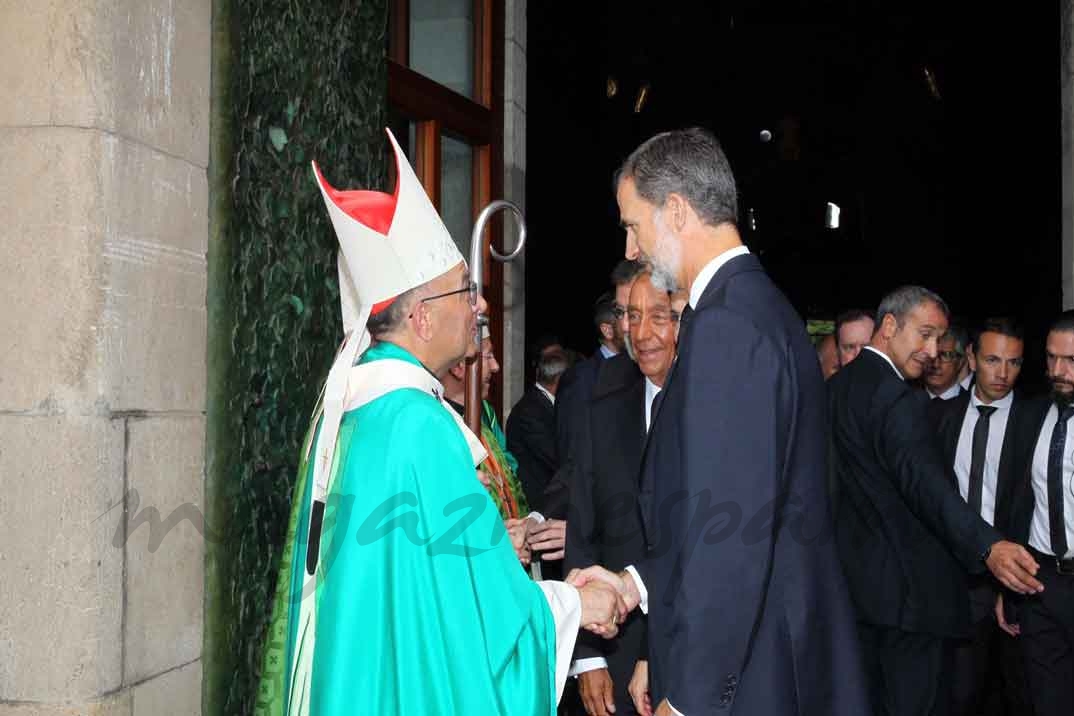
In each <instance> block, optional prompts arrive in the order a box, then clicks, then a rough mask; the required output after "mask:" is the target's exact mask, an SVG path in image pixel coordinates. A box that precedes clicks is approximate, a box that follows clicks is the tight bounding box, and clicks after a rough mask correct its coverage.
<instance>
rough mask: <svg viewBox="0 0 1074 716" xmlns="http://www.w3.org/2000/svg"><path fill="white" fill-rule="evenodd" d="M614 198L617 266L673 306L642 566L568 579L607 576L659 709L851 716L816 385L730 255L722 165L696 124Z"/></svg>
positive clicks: (861, 699)
mask: <svg viewBox="0 0 1074 716" xmlns="http://www.w3.org/2000/svg"><path fill="white" fill-rule="evenodd" d="M616 198H617V200H618V203H619V214H620V219H621V223H622V225H623V226H624V228H625V229H626V233H627V256H628V258H635V257H641V258H643V259H644V260H645V261H646V262H647V263H650V264H651V265H652V266H653V281H654V283H656V284H657V285H658V286H661V287H664V288H678V287H683V288H686V289H688V290H689V295H690V300H689V306H688V307H687V308H686V309H684V311H683V315H682V318H681V325H680V328H679V331H680V333H679V357H678V359H677V361H676V364H675V367H674V368H673V369H672V372H671V375H670V376H669V378H668V380H667V382H666V385H665V386H664V390H663V391H662V393H661V394H662V395H663V396H664V397H663V400H662V404H661V406H660V409H659V410H658V411H657V415H656V420H655V421H654V423H653V425H652V428H651V432H650V435H649V440H648V443H647V446H646V450H645V455H644V458H643V466H642V479H641V488H640V497H639V502H640V504H641V512H642V524H643V527H644V530H645V536H646V557H645V558H644V559H643V560H641V561H640V562H638V563H637V564H636V565H632V566H630V567H628V568H627V569H626V570H624V572H622V573H620V574H619V575H615V574H613V573H610V572H601V571H600V570H599V568H589V569H588V570H584V571H582V572H581V573H578V574H574V575H571V577H572V580H573V581H575V582H584V581H585V580H588V579H597V578H599V579H605V580H607V581H609V582H611V583H616V582H618V584H617V586H618V587H619V588H620V590H621V593H622V594H623V595H624V599H625V601H627V604H628V606H629V605H631V604H639V605H640V606H641V608H642V610H643V611H647V612H648V627H649V628H648V640H649V643H648V649H649V652H648V653H649V665H650V675H651V689H650V692H651V696H652V702H653V703H654V704H656V705H657V708H656V713H657V714H658V715H659V716H663V715H664V714H675V713H680V714H685V716H697V715H700V714H714V713H738V714H764V715H765V716H782V715H784V714H786V715H790V714H794V715H796V716H797V715H798V714H825V715H827V716H851V715H853V716H860V715H861V714H863V713H865V712H866V711H867V708H868V702H867V698H866V693H865V689H864V683H863V679H862V674H861V665H860V661H859V655H858V649H857V644H856V641H857V640H856V634H855V631H854V617H853V611H852V609H851V604H850V601H849V597H848V595H847V591H846V585H845V583H844V581H843V577H842V575H841V574H840V570H839V562H838V557H837V555H836V552H835V546H834V544H833V543H832V542H831V540H830V539H825V537H824V535H825V533H828V534H830V529H831V518H830V514H829V510H828V502H827V492H826V475H827V471H826V468H825V452H824V448H825V440H824V425H825V420H824V384H823V380H822V378H821V375H820V369H819V368H818V366H817V359H816V355H815V353H814V350H813V346H812V344H811V343H810V341H809V337H808V336H807V335H806V331H805V325H804V322H803V321H802V319H801V317H799V316H798V314H797V313H796V312H795V311H794V309H793V308H792V307H791V305H790V303H789V302H788V301H787V299H786V298H785V297H784V296H783V294H782V293H780V291H779V289H777V288H776V287H775V285H774V284H773V283H772V281H771V279H769V278H768V276H767V275H766V274H765V272H764V270H763V269H762V268H761V264H760V262H759V261H758V260H757V258H756V257H754V256H752V255H751V254H750V253H749V251H748V250H747V249H746V247H745V246H743V245H742V242H741V239H740V237H739V234H738V230H737V228H736V226H735V221H736V216H737V191H736V187H735V181H734V177H733V176H732V174H731V169H730V165H729V164H728V162H727V158H726V157H725V156H724V154H723V151H722V150H721V148H720V146H719V144H718V143H717V141H716V139H715V138H714V137H713V136H712V135H711V134H709V133H708V132H706V131H705V130H701V129H689V130H683V131H676V132H668V133H665V134H660V135H657V136H655V137H653V138H652V139H650V140H648V141H647V142H645V143H644V144H642V145H641V146H640V147H639V148H638V149H637V150H635V151H634V153H633V154H631V155H630V157H628V158H627V160H626V162H625V163H624V165H623V167H622V168H621V169H620V172H619V176H618V179H617V196H616ZM833 380H834V379H833Z"/></svg>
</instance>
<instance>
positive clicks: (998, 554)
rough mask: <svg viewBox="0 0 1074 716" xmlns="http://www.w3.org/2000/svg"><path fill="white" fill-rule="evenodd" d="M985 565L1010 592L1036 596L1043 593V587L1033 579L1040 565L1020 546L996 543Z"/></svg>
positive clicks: (1011, 543)
mask: <svg viewBox="0 0 1074 716" xmlns="http://www.w3.org/2000/svg"><path fill="white" fill-rule="evenodd" d="M985 564H987V565H988V569H989V571H991V572H992V574H993V575H995V577H996V579H998V580H999V581H1000V582H1002V583H1003V586H1005V587H1006V588H1007V589H1009V590H1011V591H1012V592H1017V593H1018V594H1037V593H1038V592H1043V591H1044V585H1043V584H1041V583H1040V582H1038V581H1037V580H1036V578H1035V575H1036V574H1037V570H1038V569H1040V565H1038V564H1037V562H1036V560H1035V559H1033V557H1032V556H1031V555H1030V554H1029V552H1027V551H1026V550H1025V548H1024V547H1022V545H1020V544H1015V543H1014V542H1007V541H1003V542H996V543H995V544H994V545H992V551H991V552H989V554H988V560H987V561H986V562H985Z"/></svg>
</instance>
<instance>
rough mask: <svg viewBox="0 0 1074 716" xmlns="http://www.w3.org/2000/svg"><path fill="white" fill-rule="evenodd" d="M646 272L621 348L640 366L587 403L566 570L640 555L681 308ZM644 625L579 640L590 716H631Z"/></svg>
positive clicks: (637, 285)
mask: <svg viewBox="0 0 1074 716" xmlns="http://www.w3.org/2000/svg"><path fill="white" fill-rule="evenodd" d="M684 303H685V298H683V299H682V300H681V302H680V305H679V307H678V309H676V308H675V307H674V306H673V303H672V300H671V296H670V295H669V294H668V292H667V291H666V290H660V289H657V288H656V287H655V286H653V284H652V281H651V280H650V277H649V275H648V274H647V273H643V274H642V275H640V276H639V277H638V278H637V280H636V281H635V282H634V286H633V287H632V288H631V290H630V298H629V303H628V305H627V316H628V323H629V326H630V329H629V332H628V333H627V335H626V344H627V347H628V350H629V352H630V355H631V356H632V357H633V358H634V359H635V360H636V361H637V368H635V369H634V370H632V371H630V372H629V373H625V372H621V373H619V374H617V372H616V371H607V370H604V371H601V373H600V376H599V377H598V379H597V384H596V386H595V387H594V390H593V400H592V401H591V402H590V405H589V420H590V436H591V440H590V444H589V450H587V451H585V452H584V457H583V459H582V465H581V469H580V470H579V472H578V474H577V476H576V478H575V480H574V481H573V482H572V483H571V508H570V512H569V513H568V514H569V520H568V524H569V525H570V530H569V532H568V535H567V560H566V564H565V567H566V568H567V569H574V568H585V567H588V566H590V565H593V564H601V565H604V566H606V567H608V568H609V569H614V570H621V569H624V568H625V567H626V566H627V565H628V564H634V563H635V562H638V561H640V560H641V559H642V558H643V557H644V556H645V538H644V536H643V534H642V529H641V518H640V514H639V512H638V471H639V469H640V467H641V453H642V449H643V447H644V445H645V436H646V434H647V432H648V430H649V424H650V422H651V418H652V413H653V406H654V403H655V401H656V399H657V396H658V395H659V393H660V390H661V388H662V387H663V385H664V380H665V378H667V374H668V371H669V370H670V369H671V364H672V362H673V361H674V360H675V338H676V331H677V328H678V317H679V310H681V308H682V304H684ZM644 631H645V622H644V618H643V616H642V615H641V614H638V613H636V612H635V613H634V614H631V615H630V616H629V617H628V618H627V621H626V622H624V623H623V624H622V626H620V628H619V635H618V636H617V637H616V638H615V639H611V640H604V639H600V638H594V639H587V638H582V639H580V640H579V642H578V646H577V647H575V663H574V666H573V669H572V672H573V673H575V674H577V675H578V684H579V691H580V693H581V695H582V703H583V704H584V705H585V708H586V712H587V713H588V714H589V716H607V714H608V713H611V711H609V707H614V713H615V714H617V715H618V716H621V715H622V714H634V713H636V710H635V705H634V703H633V702H632V699H631V696H630V694H629V693H628V692H627V686H628V685H629V683H630V680H631V677H632V676H633V674H634V668H635V666H636V664H637V662H638V660H639V659H644V656H643V655H642V653H641V648H642V639H643V636H644Z"/></svg>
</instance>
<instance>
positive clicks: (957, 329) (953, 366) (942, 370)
mask: <svg viewBox="0 0 1074 716" xmlns="http://www.w3.org/2000/svg"><path fill="white" fill-rule="evenodd" d="M968 344H969V333H968V332H967V331H966V329H965V328H964V327H963V326H962V325H961V324H959V323H952V324H951V325H949V326H948V327H947V333H945V334H944V335H942V336H941V337H940V341H939V343H938V344H937V346H936V355H935V356H934V357H933V359H932V363H931V364H930V365H929V367H928V369H927V370H926V371H925V375H924V376H923V377H922V380H921V382H922V383H924V388H925V394H926V395H927V396H928V397H929V417H930V418H931V419H932V420H933V421H937V420H939V419H940V414H941V413H942V412H943V408H944V404H945V403H946V402H947V401H949V400H954V399H955V398H957V397H958V396H960V395H962V394H963V393H965V392H967V391H966V389H965V388H963V387H962V385H961V384H960V383H959V381H960V380H961V379H962V371H963V369H965V367H966V366H967V365H968V363H969V360H968V357H967V355H966V348H967V346H968Z"/></svg>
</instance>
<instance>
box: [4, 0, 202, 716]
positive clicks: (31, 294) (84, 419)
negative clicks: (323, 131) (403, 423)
mask: <svg viewBox="0 0 1074 716" xmlns="http://www.w3.org/2000/svg"><path fill="white" fill-rule="evenodd" d="M210 9H211V3H210V0H111V1H108V0H40V1H39V2H26V1H20V0H0V216H3V217H4V220H3V222H2V223H0V253H2V255H3V257H4V258H3V267H4V272H3V273H4V276H3V280H2V281H0V298H2V303H3V305H4V307H5V310H3V311H2V312H0V335H3V336H4V337H5V349H4V350H3V351H2V352H0V474H2V475H3V485H2V487H0V524H2V525H3V530H2V535H3V536H2V539H0V716H9V715H10V716H13V715H15V714H19V715H20V716H21V715H23V714H26V715H29V714H35V715H37V714H41V715H45V716H52V715H58V714H65V715H66V714H80V715H81V714H109V715H111V714H124V715H125V716H126V715H128V714H146V715H148V714H153V715H154V716H161V715H167V714H177V715H178V714H183V715H186V714H198V713H201V663H200V658H201V644H202V599H203V554H204V546H203V541H202V536H201V534H200V532H199V530H198V529H197V527H196V526H195V523H198V522H199V520H198V519H197V515H198V514H199V513H200V512H201V511H202V507H203V505H202V491H203V473H204V436H205V427H204V408H205V383H206V375H205V336H206V319H205V282H206V266H205V250H206V241H207V232H208V229H207V216H206V205H207V198H208V197H207V193H208V190H207V181H206V166H207V164H208V124H209V74H210V73H209V68H210V52H209V50H210V24H211V23H210ZM184 505H187V506H188V507H185V508H184V507H183V506H184ZM177 510H178V511H177ZM157 512H159V516H160V518H161V521H162V522H163V524H155V523H154V520H153V517H154V516H155V515H156V513H157ZM173 513H174V515H175V516H177V517H182V516H185V517H191V518H193V519H192V520H183V521H180V522H178V524H174V525H173V524H172V523H173V522H174V519H173V520H169V516H172V515H173ZM147 517H148V518H149V519H146V518H147ZM140 521H141V524H139V522H140ZM197 526H200V524H199V525H197ZM169 528H170V529H169Z"/></svg>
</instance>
